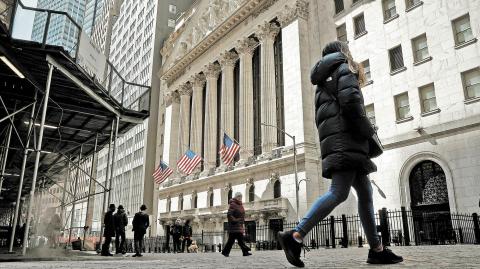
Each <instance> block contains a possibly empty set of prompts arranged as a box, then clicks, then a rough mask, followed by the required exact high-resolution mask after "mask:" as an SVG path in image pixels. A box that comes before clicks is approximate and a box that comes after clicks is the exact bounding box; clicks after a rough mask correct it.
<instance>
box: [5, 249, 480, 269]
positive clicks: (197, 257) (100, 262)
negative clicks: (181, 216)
mask: <svg viewBox="0 0 480 269" xmlns="http://www.w3.org/2000/svg"><path fill="white" fill-rule="evenodd" d="M393 249H394V251H395V252H396V253H398V254H400V255H402V256H403V257H404V259H405V261H404V262H403V263H402V264H398V265H393V266H382V267H387V268H390V267H399V268H405V267H407V268H480V246H475V245H465V246H458V245H457V246H433V247H396V248H393ZM367 252H368V250H367V249H366V248H363V249H359V248H348V249H319V250H312V251H310V252H307V254H306V255H307V256H306V259H305V264H306V266H307V267H309V268H358V267H371V266H372V265H368V264H366V263H365V260H366V257H367ZM253 254H254V255H253V256H250V257H246V258H244V257H242V256H241V253H240V252H239V251H233V252H232V253H231V256H230V257H229V258H224V257H223V256H222V255H221V254H220V253H198V254H187V253H185V254H146V255H145V256H144V257H142V258H132V257H121V256H120V257H113V258H103V257H99V256H92V257H85V256H80V257H75V258H74V259H75V260H70V261H41V262H39V261H37V262H11V263H10V262H7V263H1V264H0V268H10V269H20V268H55V269H63V268H68V269H72V268H96V269H97V268H131V269H133V268H288V267H290V266H289V264H288V263H287V261H286V259H285V258H284V257H283V252H281V251H259V252H253Z"/></svg>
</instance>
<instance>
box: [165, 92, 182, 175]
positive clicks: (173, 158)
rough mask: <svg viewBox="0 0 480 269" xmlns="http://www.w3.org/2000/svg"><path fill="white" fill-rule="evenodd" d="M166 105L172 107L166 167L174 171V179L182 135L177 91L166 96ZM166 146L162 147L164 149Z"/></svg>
mask: <svg viewBox="0 0 480 269" xmlns="http://www.w3.org/2000/svg"><path fill="white" fill-rule="evenodd" d="M165 101H166V104H165V106H166V107H168V106H169V105H171V106H172V114H171V118H170V122H171V123H170V145H168V147H169V149H168V150H169V155H168V156H169V160H168V165H169V166H170V168H172V170H173V171H174V174H173V177H172V178H175V177H177V176H178V174H177V161H178V159H179V157H180V154H182V153H183V152H181V151H180V150H181V149H182V145H180V144H179V143H180V141H181V140H182V139H180V136H181V135H183V134H182V133H180V129H181V128H182V127H181V126H180V123H181V120H180V94H179V93H178V91H172V92H170V93H169V94H168V95H167V96H166V100H165ZM165 146H167V145H164V147H165Z"/></svg>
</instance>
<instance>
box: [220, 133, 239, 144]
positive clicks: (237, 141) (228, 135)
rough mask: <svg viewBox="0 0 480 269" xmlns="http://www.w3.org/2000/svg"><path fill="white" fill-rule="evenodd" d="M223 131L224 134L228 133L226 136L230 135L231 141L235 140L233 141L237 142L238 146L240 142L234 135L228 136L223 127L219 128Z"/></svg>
mask: <svg viewBox="0 0 480 269" xmlns="http://www.w3.org/2000/svg"><path fill="white" fill-rule="evenodd" d="M221 130H222V131H223V133H224V134H226V135H228V137H230V138H231V139H233V141H235V143H237V144H238V145H239V146H240V142H238V141H237V140H236V139H235V137H233V136H230V135H229V134H228V133H227V132H226V131H225V130H224V129H221Z"/></svg>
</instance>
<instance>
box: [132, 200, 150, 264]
mask: <svg viewBox="0 0 480 269" xmlns="http://www.w3.org/2000/svg"><path fill="white" fill-rule="evenodd" d="M146 210H147V206H146V205H142V206H141V207H140V212H137V213H136V214H135V216H134V217H133V221H132V226H133V228H132V231H133V241H134V243H135V255H133V257H142V256H143V255H142V251H143V237H144V236H145V234H146V233H147V228H148V226H150V220H149V217H148V214H147V212H146Z"/></svg>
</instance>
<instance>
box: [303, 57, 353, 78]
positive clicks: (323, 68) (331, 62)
mask: <svg viewBox="0 0 480 269" xmlns="http://www.w3.org/2000/svg"><path fill="white" fill-rule="evenodd" d="M346 61H347V58H346V57H345V55H344V54H343V53H341V52H334V53H330V54H327V55H325V57H323V58H322V59H321V60H320V61H319V62H318V63H317V64H316V65H315V66H314V67H313V69H312V71H311V73H310V80H311V82H312V84H314V85H319V84H322V83H323V82H324V81H325V80H326V79H327V78H328V77H329V76H330V75H331V74H332V73H333V71H335V69H337V67H338V66H339V65H340V64H342V63H345V62H346Z"/></svg>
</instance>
